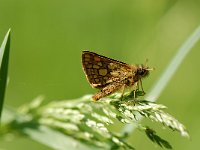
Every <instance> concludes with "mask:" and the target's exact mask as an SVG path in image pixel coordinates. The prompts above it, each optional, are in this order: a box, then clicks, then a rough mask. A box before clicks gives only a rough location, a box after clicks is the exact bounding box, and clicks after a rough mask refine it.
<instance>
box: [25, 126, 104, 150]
mask: <svg viewBox="0 0 200 150" xmlns="http://www.w3.org/2000/svg"><path fill="white" fill-rule="evenodd" d="M23 132H24V133H25V134H27V135H28V136H29V137H30V138H31V139H33V140H35V141H37V142H39V143H42V144H44V145H46V146H48V147H51V148H52V149H59V150H66V149H71V150H73V149H76V150H90V149H93V148H94V147H90V146H86V145H84V144H82V143H80V142H79V141H77V140H75V139H73V138H72V137H69V136H66V135H64V134H62V133H60V132H58V131H54V130H53V129H50V128H48V127H45V126H39V127H38V128H37V129H33V128H25V129H24V130H23ZM95 148H96V147H95ZM96 149H97V150H101V149H100V148H96Z"/></svg>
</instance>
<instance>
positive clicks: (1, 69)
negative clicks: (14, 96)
mask: <svg viewBox="0 0 200 150" xmlns="http://www.w3.org/2000/svg"><path fill="white" fill-rule="evenodd" d="M9 51H10V29H9V30H8V32H7V34H6V36H5V37H4V40H3V43H2V45H1V47H0V119H1V113H2V109H3V102H4V95H5V91H6V83H7V74H8V60H9Z"/></svg>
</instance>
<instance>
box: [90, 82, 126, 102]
mask: <svg viewBox="0 0 200 150" xmlns="http://www.w3.org/2000/svg"><path fill="white" fill-rule="evenodd" d="M123 85H124V84H122V83H119V82H114V83H111V84H109V85H107V86H106V87H104V88H103V89H102V90H101V91H99V92H98V93H96V94H95V95H93V96H92V98H93V100H94V101H97V100H99V99H101V98H103V97H105V96H108V95H110V94H112V93H114V92H116V91H117V90H119V89H121V88H122V87H123Z"/></svg>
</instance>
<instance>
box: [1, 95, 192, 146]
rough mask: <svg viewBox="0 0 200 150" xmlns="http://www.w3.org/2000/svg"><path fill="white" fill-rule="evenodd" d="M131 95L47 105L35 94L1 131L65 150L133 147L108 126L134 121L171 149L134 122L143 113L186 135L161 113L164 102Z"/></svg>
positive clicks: (176, 123)
mask: <svg viewBox="0 0 200 150" xmlns="http://www.w3.org/2000/svg"><path fill="white" fill-rule="evenodd" d="M136 94H137V96H140V95H141V92H140V91H138V92H137V93H136ZM132 95H133V94H132V93H126V94H125V96H124V99H123V100H120V95H119V94H117V93H116V94H113V95H112V96H110V97H108V98H103V99H102V100H100V101H98V102H93V101H92V99H91V95H87V96H84V97H82V98H79V99H75V100H63V101H54V102H51V103H49V104H46V105H44V104H42V102H43V98H42V97H38V98H36V99H35V100H34V101H33V102H31V103H30V104H26V105H23V106H21V107H20V108H19V109H18V110H17V111H16V112H15V113H14V114H15V116H16V117H13V119H11V120H10V121H8V122H7V123H4V124H3V127H4V128H2V129H1V131H0V132H1V133H4V134H5V133H6V132H7V133H16V132H17V133H18V134H19V133H20V134H21V133H22V134H25V135H27V136H29V137H31V138H33V139H36V140H37V141H40V142H41V143H44V144H46V145H48V146H50V147H52V148H54V149H55V148H57V149H63V150H64V149H66V147H69V145H71V146H70V148H71V149H88V148H94V147H95V148H98V149H118V148H123V149H134V147H133V146H132V144H131V145H130V144H128V143H127V142H126V138H127V137H128V135H126V134H124V135H123V134H120V133H115V132H113V131H111V130H110V129H109V126H112V125H114V123H116V122H117V121H119V122H121V123H122V124H128V123H131V122H133V123H134V124H135V125H136V126H137V127H138V129H139V130H140V131H144V132H145V133H146V135H147V137H148V138H149V139H150V140H151V141H153V142H154V143H156V144H158V145H159V146H161V147H165V148H168V149H171V148H172V147H171V145H170V144H169V143H168V142H167V141H165V140H164V139H162V138H160V137H159V136H158V135H157V134H156V132H155V131H154V130H153V129H150V128H149V127H147V126H146V125H141V124H139V123H138V122H137V118H138V117H139V116H144V117H145V118H147V119H150V120H152V121H156V122H160V123H162V125H164V126H166V127H169V128H170V129H172V130H176V131H178V132H179V133H181V135H183V136H188V133H187V131H186V129H185V127H184V126H183V125H182V124H181V123H179V122H178V121H177V120H176V119H175V118H173V117H172V116H170V115H169V114H168V113H165V112H164V110H163V109H165V108H166V107H165V106H164V105H160V104H156V103H152V102H148V101H145V100H138V99H135V100H133V98H132ZM14 114H13V115H14ZM55 139H57V140H55ZM58 139H59V140H58ZM64 139H65V141H66V142H64V144H63V142H60V141H64ZM72 141H73V142H72ZM78 141H79V142H78ZM52 143H53V144H52ZM67 143H68V144H67ZM70 143H76V144H70ZM58 145H59V147H58ZM86 145H87V146H86ZM83 147H84V148H83Z"/></svg>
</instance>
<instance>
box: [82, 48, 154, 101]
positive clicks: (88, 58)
mask: <svg viewBox="0 0 200 150" xmlns="http://www.w3.org/2000/svg"><path fill="white" fill-rule="evenodd" d="M82 66H83V70H84V72H85V75H86V78H87V80H88V81H89V83H90V85H91V86H92V87H93V88H97V89H99V90H100V91H99V92H97V93H96V94H94V95H93V96H92V98H93V100H94V101H97V100H99V99H101V98H103V97H105V96H108V95H110V94H112V93H114V92H116V91H118V90H122V96H123V93H124V89H125V88H126V87H133V86H134V85H136V86H139V84H138V82H140V83H141V88H142V90H143V87H142V80H141V79H142V78H144V77H146V76H148V75H149V71H150V70H153V69H150V68H149V67H147V66H146V65H142V64H141V65H129V64H126V63H124V62H121V61H118V60H114V59H111V58H108V57H105V56H103V55H99V54H97V53H94V52H91V51H82Z"/></svg>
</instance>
